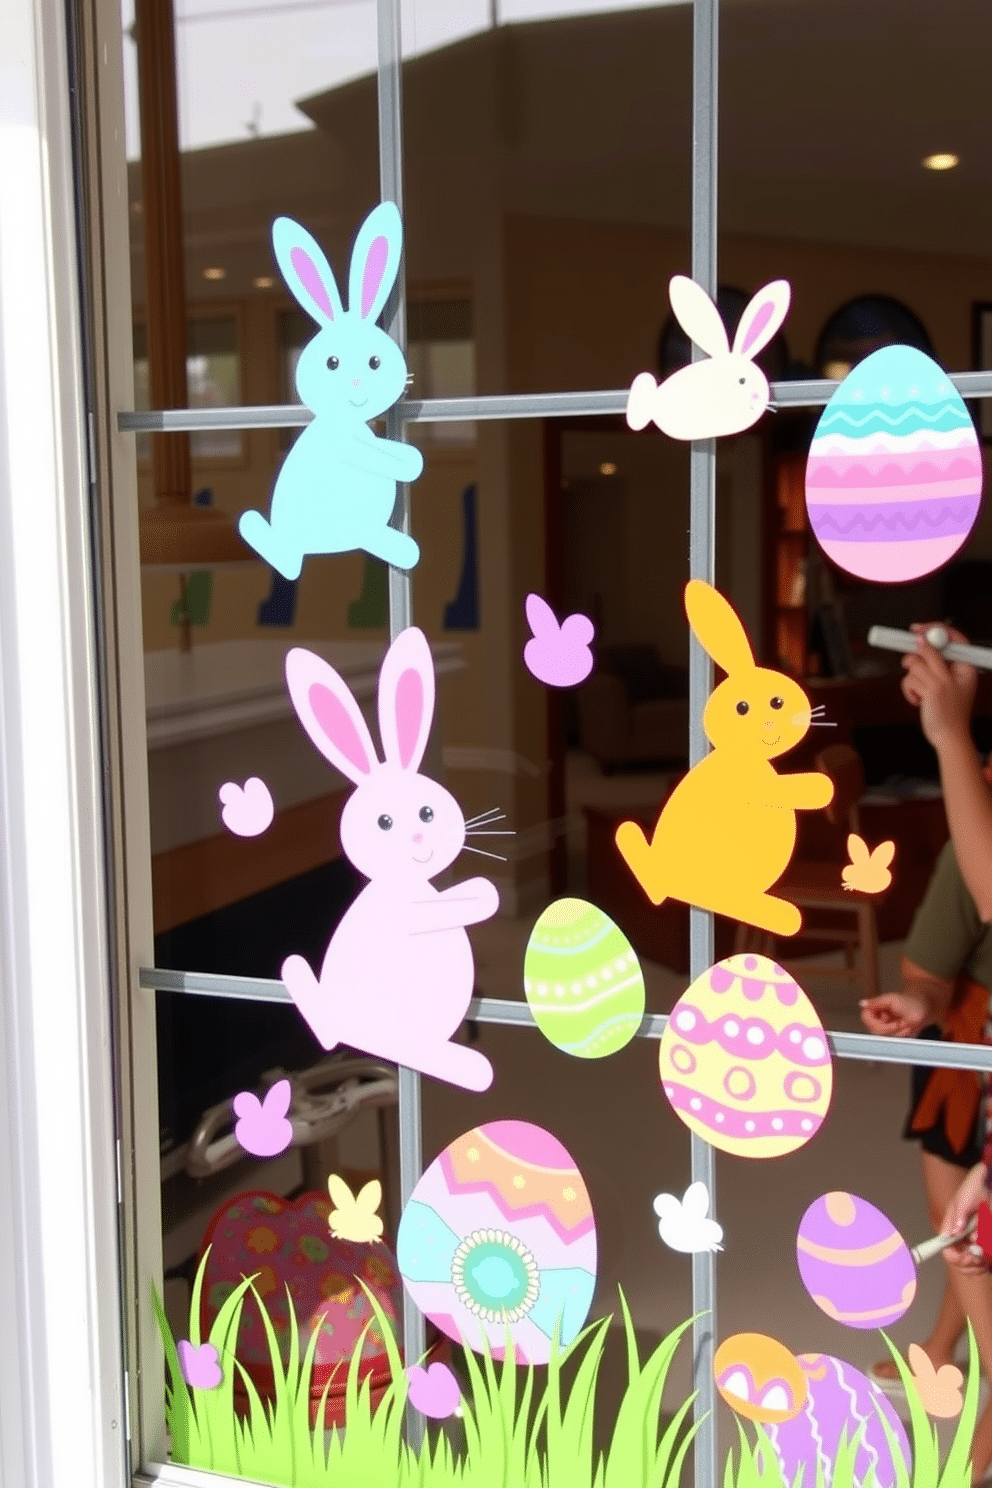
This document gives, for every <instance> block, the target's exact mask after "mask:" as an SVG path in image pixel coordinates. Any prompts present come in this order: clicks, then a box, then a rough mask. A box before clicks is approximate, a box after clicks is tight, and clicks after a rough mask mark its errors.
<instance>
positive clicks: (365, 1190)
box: [327, 1173, 384, 1245]
mask: <svg viewBox="0 0 992 1488" xmlns="http://www.w3.org/2000/svg"><path fill="white" fill-rule="evenodd" d="M327 1191H328V1193H329V1194H330V1196H331V1202H332V1203H333V1204H334V1205H335V1206H336V1207H335V1208H334V1209H332V1210H331V1212H330V1214H329V1215H328V1216H327V1223H328V1225H329V1226H330V1231H331V1234H332V1235H333V1236H334V1237H335V1239H337V1240H354V1241H357V1242H358V1243H359V1244H367V1245H374V1244H375V1243H376V1241H378V1240H381V1239H382V1231H383V1228H384V1227H383V1223H382V1219H381V1218H380V1215H379V1205H380V1204H381V1203H382V1184H381V1183H380V1182H379V1180H378V1178H372V1179H370V1180H369V1182H368V1183H366V1184H363V1186H362V1188H361V1189H360V1190H359V1192H358V1193H357V1194H353V1193H352V1191H351V1189H350V1188H349V1187H348V1185H347V1183H346V1182H345V1181H344V1179H343V1178H341V1177H339V1175H338V1174H337V1173H332V1174H331V1175H330V1177H329V1178H328V1180H327Z"/></svg>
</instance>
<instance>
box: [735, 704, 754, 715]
mask: <svg viewBox="0 0 992 1488" xmlns="http://www.w3.org/2000/svg"><path fill="white" fill-rule="evenodd" d="M737 711H738V713H739V714H740V715H741V717H742V718H743V717H744V714H745V713H750V711H751V704H750V703H738V704H737Z"/></svg>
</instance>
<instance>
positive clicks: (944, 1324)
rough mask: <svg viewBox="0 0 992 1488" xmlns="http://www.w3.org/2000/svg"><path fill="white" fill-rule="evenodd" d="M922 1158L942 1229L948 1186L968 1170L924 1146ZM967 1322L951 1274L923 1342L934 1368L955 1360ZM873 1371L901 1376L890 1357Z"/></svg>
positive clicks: (934, 1221) (936, 1223) (936, 1225)
mask: <svg viewBox="0 0 992 1488" xmlns="http://www.w3.org/2000/svg"><path fill="white" fill-rule="evenodd" d="M920 1158H921V1161H922V1167H923V1187H924V1189H925V1190H926V1196H927V1208H928V1209H929V1212H930V1223H931V1225H932V1227H933V1232H934V1234H936V1233H937V1231H938V1230H939V1229H940V1224H941V1220H942V1219H943V1218H944V1214H945V1212H946V1210H947V1204H948V1202H949V1200H948V1199H945V1198H944V1195H945V1194H946V1193H948V1188H949V1192H950V1194H951V1195H953V1194H954V1193H955V1191H956V1190H957V1187H958V1184H959V1183H960V1182H961V1178H962V1176H963V1175H964V1173H965V1171H966V1170H965V1169H964V1168H959V1167H958V1166H957V1165H956V1164H954V1163H949V1162H945V1161H944V1159H943V1158H942V1157H935V1156H934V1155H933V1153H931V1152H924V1151H923V1149H922V1148H921V1149H920ZM964 1325H965V1315H964V1312H963V1311H962V1308H961V1303H960V1302H959V1301H958V1296H957V1293H956V1291H955V1289H954V1287H953V1286H952V1285H951V1279H950V1277H948V1278H947V1280H946V1282H945V1285H944V1295H943V1296H942V1297H941V1299H940V1310H939V1312H938V1313H937V1317H936V1320H935V1321H934V1325H933V1327H932V1328H931V1329H930V1335H929V1337H928V1338H926V1339H924V1341H923V1343H922V1344H921V1345H920V1347H921V1348H922V1349H923V1352H924V1353H925V1354H927V1355H928V1357H929V1359H930V1362H931V1363H932V1364H933V1366H934V1368H935V1369H939V1368H940V1367H941V1365H942V1364H951V1363H953V1362H954V1352H955V1350H956V1348H957V1346H958V1341H959V1339H960V1337H961V1335H962V1333H963V1332H964ZM872 1373H873V1374H875V1375H879V1376H881V1378H882V1379H890V1380H897V1379H898V1378H899V1371H898V1370H897V1369H896V1366H895V1364H894V1363H893V1361H892V1359H891V1358H886V1359H880V1360H879V1362H878V1363H877V1364H876V1365H875V1366H874V1368H873V1370H872Z"/></svg>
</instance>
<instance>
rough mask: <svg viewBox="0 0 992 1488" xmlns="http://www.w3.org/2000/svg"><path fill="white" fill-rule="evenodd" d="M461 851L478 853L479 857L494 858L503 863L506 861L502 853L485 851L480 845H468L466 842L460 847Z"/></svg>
mask: <svg viewBox="0 0 992 1488" xmlns="http://www.w3.org/2000/svg"><path fill="white" fill-rule="evenodd" d="M462 852H474V853H478V854H479V857H480V858H496V859H498V861H499V862H500V863H505V862H506V861H507V860H506V858H504V856H503V854H502V853H491V852H485V851H484V850H483V849H482V848H481V847H469V845H468V843H467V842H466V844H465V846H464V847H463V848H462Z"/></svg>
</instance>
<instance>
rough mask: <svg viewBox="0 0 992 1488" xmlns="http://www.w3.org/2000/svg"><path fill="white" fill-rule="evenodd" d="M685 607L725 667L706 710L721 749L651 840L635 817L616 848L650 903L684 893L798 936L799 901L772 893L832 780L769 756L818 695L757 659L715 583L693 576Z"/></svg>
mask: <svg viewBox="0 0 992 1488" xmlns="http://www.w3.org/2000/svg"><path fill="white" fill-rule="evenodd" d="M685 609H686V614H687V615H688V617H689V624H690V625H691V626H692V629H693V631H694V632H695V634H696V636H697V638H698V640H699V641H700V643H701V645H703V646H704V647H705V648H706V650H707V651H708V652H709V654H710V655H711V656H712V658H713V660H714V661H715V662H716V663H717V665H718V666H719V667H722V669H723V670H724V671H725V672H726V673H727V676H726V679H725V680H724V681H723V682H721V683H719V684H718V686H716V687H715V688H714V689H713V691H712V693H711V694H710V696H709V698H708V700H707V703H706V707H705V709H704V710H703V728H704V730H705V732H706V737H707V738H708V739H709V741H710V743H711V744H712V746H713V748H712V752H711V753H710V754H708V755H706V757H705V758H704V759H702V760H701V761H700V762H699V764H697V765H695V766H694V767H693V769H691V770H690V771H689V773H688V775H686V776H685V778H684V779H683V780H682V781H680V783H679V785H678V786H677V787H676V788H675V790H674V791H673V793H672V795H671V796H670V797H669V798H668V800H667V801H666V802H665V805H664V806H663V808H662V811H661V815H660V816H659V818H658V821H657V823H656V825H655V829H654V833H653V835H652V837H651V841H650V842H648V840H647V838H646V837H645V835H644V832H643V830H642V828H641V827H640V826H639V825H638V824H637V823H636V822H630V821H627V822H622V823H621V825H620V826H619V827H618V828H617V834H616V842H617V847H618V848H619V849H620V852H621V854H622V855H623V857H624V859H625V861H626V863H627V866H628V867H629V868H630V871H631V872H632V873H633V875H634V877H635V878H636V879H637V881H638V883H639V884H640V885H641V887H642V889H643V890H644V892H645V893H646V894H647V896H648V898H649V899H650V900H651V902H652V903H653V904H661V903H662V902H663V901H664V900H665V899H680V900H682V901H683V903H686V904H694V905H696V906H697V907H698V908H700V909H708V910H712V911H713V912H714V913H715V914H722V915H726V916H727V917H728V918H730V919H733V920H740V921H742V922H743V923H744V924H748V925H755V926H757V927H758V928H759V929H761V930H767V931H769V932H770V933H772V934H774V935H795V934H796V932H797V931H798V930H799V928H800V926H801V924H802V916H801V915H800V913H799V910H798V909H797V908H796V906H795V905H794V904H790V903H789V902H788V900H786V899H780V898H776V897H775V895H774V894H770V893H769V892H768V891H769V889H771V888H772V886H773V885H774V884H775V882H776V881H777V880H778V879H779V878H781V876H782V874H783V873H784V872H785V869H786V868H787V867H788V865H789V860H790V858H791V857H792V853H793V850H794V848H795V845H796V815H795V814H796V812H797V811H816V810H819V809H820V808H821V807H823V806H827V805H829V804H830V801H831V799H832V798H833V791H834V788H833V782H832V781H831V780H830V779H829V777H828V776H826V775H824V774H822V773H820V772H819V771H812V772H805V773H802V774H798V773H797V774H793V775H784V774H783V775H780V774H778V772H777V771H776V770H775V767H774V766H773V764H772V763H771V762H772V760H774V759H776V758H777V757H778V756H779V755H782V754H785V753H786V752H787V751H788V750H790V749H793V748H795V746H796V745H797V744H798V743H799V742H800V740H801V739H803V738H804V737H805V735H806V734H807V733H808V732H809V727H810V723H811V720H812V712H811V709H810V704H809V699H808V697H807V696H806V694H805V693H804V692H803V690H802V688H801V687H800V686H799V684H798V683H797V682H795V681H793V679H792V678H791V677H787V676H785V675H784V674H783V673H782V672H775V671H771V670H769V669H768V668H766V667H759V666H757V665H756V664H755V661H754V656H753V653H752V651H751V646H750V642H749V641H748V638H747V633H746V631H745V630H744V627H743V625H742V624H741V622H740V620H739V619H738V617H737V615H736V614H735V612H734V610H733V608H732V606H731V605H730V604H728V602H727V600H725V599H724V597H723V595H722V594H720V593H718V592H717V590H716V589H714V588H713V587H712V586H711V585H709V584H705V583H703V581H702V580H701V579H691V580H690V581H689V583H688V584H687V585H686V590H685Z"/></svg>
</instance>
